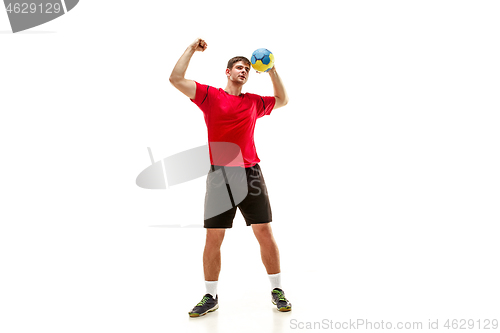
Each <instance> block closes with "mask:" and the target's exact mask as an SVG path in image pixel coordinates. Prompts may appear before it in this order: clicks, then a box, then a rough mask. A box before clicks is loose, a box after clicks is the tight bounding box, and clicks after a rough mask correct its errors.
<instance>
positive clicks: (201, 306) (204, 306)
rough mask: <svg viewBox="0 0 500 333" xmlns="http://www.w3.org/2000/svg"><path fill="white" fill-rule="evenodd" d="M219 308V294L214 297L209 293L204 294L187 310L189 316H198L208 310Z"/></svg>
mask: <svg viewBox="0 0 500 333" xmlns="http://www.w3.org/2000/svg"><path fill="white" fill-rule="evenodd" d="M218 308H219V295H216V296H215V298H214V297H213V296H212V295H210V294H205V296H203V298H202V299H201V301H200V302H199V303H198V304H196V306H195V307H194V308H193V309H192V310H191V311H189V317H200V316H204V315H206V314H207V313H209V312H212V311H215V310H217V309H218Z"/></svg>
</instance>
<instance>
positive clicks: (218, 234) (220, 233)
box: [206, 228, 226, 247]
mask: <svg viewBox="0 0 500 333" xmlns="http://www.w3.org/2000/svg"><path fill="white" fill-rule="evenodd" d="M225 232H226V229H210V228H207V239H206V245H207V246H217V247H220V246H221V244H222V241H223V240H224V234H225Z"/></svg>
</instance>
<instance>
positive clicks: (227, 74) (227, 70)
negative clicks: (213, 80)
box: [226, 68, 230, 77]
mask: <svg viewBox="0 0 500 333" xmlns="http://www.w3.org/2000/svg"><path fill="white" fill-rule="evenodd" d="M229 72H230V69H229V68H226V76H227V77H229V75H230V74H229Z"/></svg>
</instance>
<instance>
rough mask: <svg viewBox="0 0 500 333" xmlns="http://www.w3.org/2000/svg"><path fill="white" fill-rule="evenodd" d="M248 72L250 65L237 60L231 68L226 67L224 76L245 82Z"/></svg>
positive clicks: (234, 80)
mask: <svg viewBox="0 0 500 333" xmlns="http://www.w3.org/2000/svg"><path fill="white" fill-rule="evenodd" d="M249 74H250V65H249V64H246V63H245V62H243V61H238V62H237V63H235V64H234V65H233V68H232V69H229V68H226V76H227V78H228V79H229V80H231V81H233V82H238V83H240V84H242V85H243V84H245V83H246V82H247V80H248V75H249Z"/></svg>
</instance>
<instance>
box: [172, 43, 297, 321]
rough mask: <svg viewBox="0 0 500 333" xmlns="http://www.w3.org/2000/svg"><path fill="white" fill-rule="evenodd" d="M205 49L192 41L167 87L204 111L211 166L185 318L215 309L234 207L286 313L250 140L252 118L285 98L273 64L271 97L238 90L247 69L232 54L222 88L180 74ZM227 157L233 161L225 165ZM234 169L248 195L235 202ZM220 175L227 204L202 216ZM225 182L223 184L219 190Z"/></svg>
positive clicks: (245, 62)
mask: <svg viewBox="0 0 500 333" xmlns="http://www.w3.org/2000/svg"><path fill="white" fill-rule="evenodd" d="M206 48H207V43H206V42H205V41H204V40H202V39H200V38H198V39H196V40H195V41H194V42H193V43H192V44H191V45H189V46H188V48H187V49H186V51H185V52H184V54H183V55H182V56H181V57H180V59H179V60H178V61H177V64H176V65H175V67H174V69H173V71H172V74H171V75H170V82H171V83H172V85H173V86H174V87H176V88H177V89H178V90H179V91H181V92H182V93H183V94H184V95H186V96H187V97H189V98H190V99H191V101H192V102H193V103H195V104H196V105H197V106H198V107H199V108H200V109H201V110H202V111H203V113H204V117H205V122H206V124H207V129H208V138H209V140H208V141H209V143H210V144H209V147H210V159H211V164H212V166H211V172H210V173H209V175H208V177H207V194H206V197H205V221H204V227H205V228H206V230H207V234H206V242H205V249H204V252H203V270H204V275H205V286H206V294H205V296H203V298H202V300H201V301H200V302H199V303H198V304H197V305H196V306H195V307H194V308H193V309H192V310H191V311H190V312H189V316H190V317H199V316H202V315H205V314H207V313H208V312H211V311H215V310H217V309H218V307H219V304H218V295H217V283H218V279H219V273H220V268H221V255H220V247H221V244H222V240H223V239H224V234H225V229H228V228H231V227H232V223H233V219H234V216H235V213H236V208H239V209H240V211H241V213H242V215H243V217H244V218H245V222H246V224H247V226H252V229H253V232H254V234H255V236H256V238H257V240H258V242H259V244H260V251H261V257H262V262H263V264H264V266H265V268H266V271H267V273H268V275H269V280H270V281H271V289H272V291H271V296H272V302H273V304H275V305H276V306H277V308H278V310H279V311H290V310H291V304H290V302H289V301H288V300H287V299H286V297H285V293H284V292H283V290H282V289H281V271H280V259H279V251H278V247H277V245H276V241H275V240H274V237H273V234H272V230H271V225H270V222H271V221H272V215H271V206H270V204H269V197H268V194H267V189H266V187H265V182H264V178H263V176H262V171H261V169H260V166H259V165H258V162H260V160H259V158H258V156H257V152H256V150H255V144H254V138H253V136H254V127H255V122H256V120H257V118H260V117H262V116H264V115H269V114H270V113H271V111H272V110H274V109H277V108H280V107H282V106H285V105H286V104H287V103H288V96H287V93H286V91H285V88H284V86H283V83H282V81H281V78H280V77H279V76H278V73H277V72H276V67H273V68H272V69H271V70H270V71H269V72H268V73H269V76H270V77H271V81H272V84H273V87H274V96H273V97H262V96H259V95H255V94H249V93H242V92H241V90H242V88H243V85H244V84H245V83H246V82H247V80H248V76H249V74H250V67H251V65H250V61H249V60H248V59H247V58H245V57H235V58H232V59H230V60H229V62H228V66H227V69H226V76H227V86H226V88H225V89H224V90H222V89H216V88H214V87H211V86H207V85H203V84H200V83H198V82H196V81H192V80H188V79H186V78H184V76H185V73H186V70H187V67H188V65H189V62H190V60H191V57H192V56H193V54H194V53H195V52H196V51H201V52H203V51H205V50H206ZM213 142H214V143H215V142H222V143H229V144H233V145H237V147H238V148H239V149H237V150H238V151H237V153H238V154H237V155H238V156H239V157H240V159H239V160H238V159H233V158H234V157H235V156H234V155H235V154H229V155H231V156H230V157H229V158H228V156H225V154H226V155H227V154H228V153H227V152H228V149H219V153H217V154H216V153H215V145H214V146H212V143H213ZM229 150H231V149H229ZM231 161H232V163H233V164H230V162H231ZM235 161H236V162H235ZM238 161H239V162H238ZM234 163H236V164H234ZM238 170H239V171H243V178H244V186H245V194H246V193H247V192H246V191H247V190H248V195H246V196H245V197H244V199H243V200H242V201H238V200H235V195H232V192H231V189H233V192H234V188H233V187H230V186H229V184H234V178H237V176H236V175H237V174H238V173H237V172H236V171H238ZM217 172H218V173H217ZM221 174H222V175H223V176H224V178H223V180H222V183H223V184H224V183H225V184H224V185H226V186H227V192H229V195H230V197H231V203H232V208H229V209H227V210H225V211H222V212H221V211H219V212H216V214H211V215H210V216H208V215H207V211H208V210H210V209H212V210H213V207H212V206H213V205H212V203H213V202H216V201H217V200H218V199H220V198H219V197H220V195H218V194H217V190H216V189H217V188H218V184H217V181H216V180H215V179H216V176H217V175H221ZM220 179H222V176H221V177H220ZM226 186H224V188H223V189H224V190H225V191H226ZM219 189H220V186H219ZM255 190H256V191H255ZM227 192H226V193H227ZM219 193H221V192H220V191H219ZM226 197H227V194H226Z"/></svg>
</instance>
